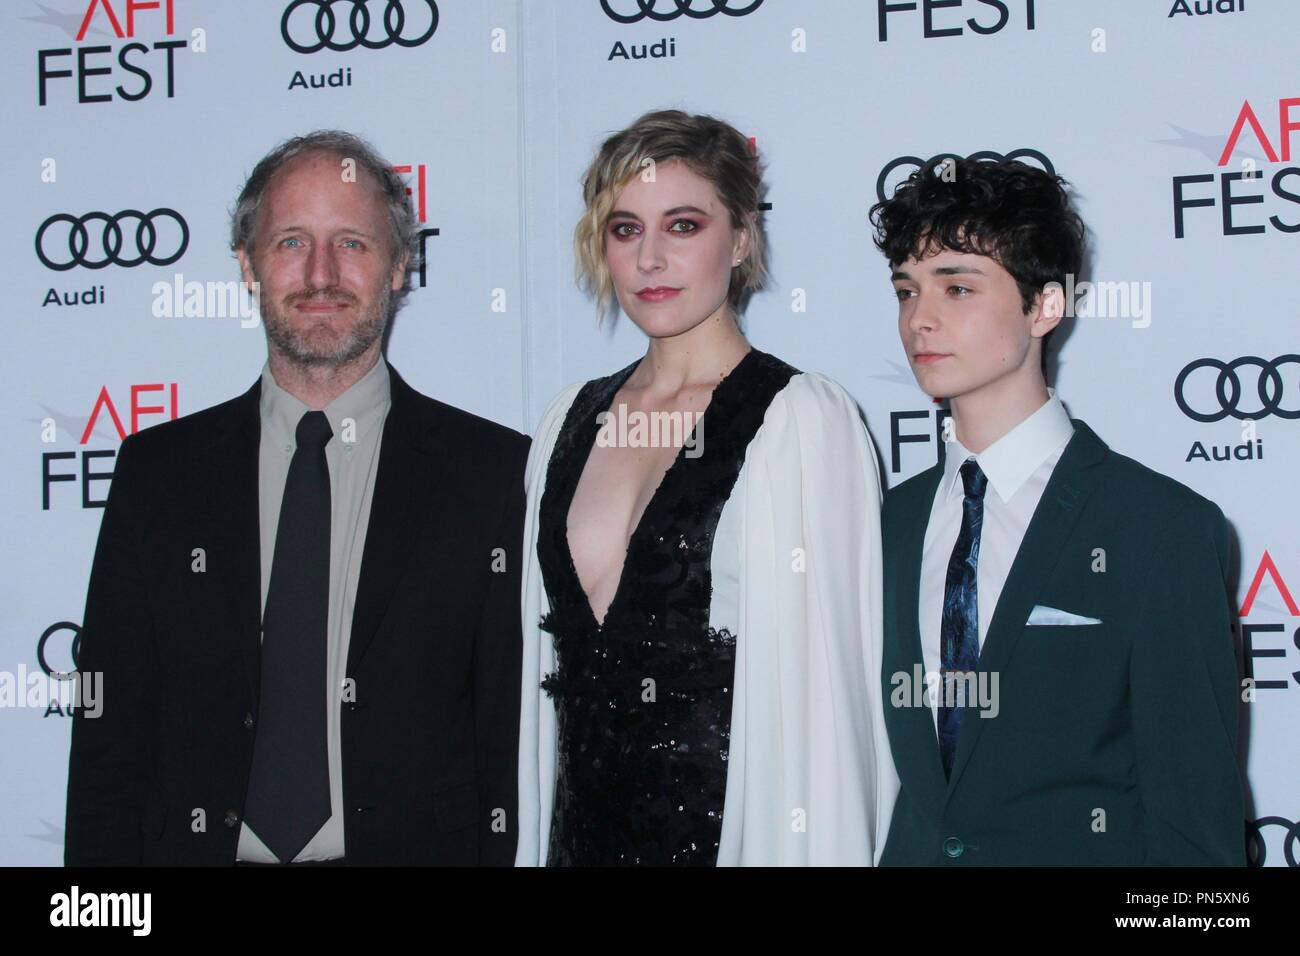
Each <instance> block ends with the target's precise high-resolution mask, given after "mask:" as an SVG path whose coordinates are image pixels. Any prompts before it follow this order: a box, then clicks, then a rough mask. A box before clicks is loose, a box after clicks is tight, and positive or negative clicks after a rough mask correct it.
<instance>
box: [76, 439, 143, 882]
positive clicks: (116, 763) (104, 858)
mask: <svg viewBox="0 0 1300 956" xmlns="http://www.w3.org/2000/svg"><path fill="white" fill-rule="evenodd" d="M136 451H137V447H136V444H135V439H134V438H132V437H128V438H127V439H126V441H124V442H123V443H122V446H121V448H120V450H119V451H118V455H117V462H116V466H115V468H114V473H113V483H112V486H111V488H110V490H109V496H108V502H107V504H106V506H105V509H104V517H103V520H102V521H101V523H100V527H99V543H98V545H97V546H96V548H95V558H94V563H93V565H92V568H91V572H90V587H89V591H88V593H87V597H86V613H85V616H84V618H83V621H82V630H81V643H80V650H79V656H78V662H77V663H78V678H77V679H78V680H79V681H82V682H85V681H86V680H87V675H94V679H95V680H96V681H97V690H98V692H99V697H100V700H99V702H98V706H97V708H95V709H94V710H90V711H87V710H86V709H85V708H78V709H77V710H76V712H75V714H74V716H73V719H72V750H71V757H70V760H69V767H68V798H67V824H66V842H65V844H64V862H65V864H67V865H68V866H87V865H118V866H121V865H132V864H139V863H140V859H141V853H142V848H143V844H142V830H141V828H142V826H143V825H144V823H145V822H146V821H145V818H144V814H145V795H146V793H147V792H148V790H147V788H148V785H149V775H150V772H151V767H152V764H153V747H154V744H155V741H154V732H155V727H156V724H155V716H154V714H153V712H152V710H151V705H150V697H149V695H150V693H151V691H152V690H153V689H155V688H156V687H157V686H158V662H157V651H156V646H155V640H154V633H153V620H152V615H151V613H150V610H149V599H148V594H147V589H146V585H145V576H144V567H145V566H146V562H147V560H148V555H145V554H143V553H142V551H141V547H140V541H141V534H140V520H141V517H142V512H141V510H140V509H141V507H142V503H143V500H144V491H145V489H144V488H142V487H141V485H140V475H138V474H137V470H136V467H135V452H136ZM95 710H98V716H92V715H93V714H94V713H95Z"/></svg>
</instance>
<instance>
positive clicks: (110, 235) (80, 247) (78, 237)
mask: <svg viewBox="0 0 1300 956" xmlns="http://www.w3.org/2000/svg"><path fill="white" fill-rule="evenodd" d="M164 219H170V220H172V222H174V223H175V224H176V225H177V226H178V227H180V228H179V233H178V235H177V236H171V235H170V233H173V232H175V230H173V229H168V230H167V232H168V233H169V236H168V240H167V242H166V243H165V245H164V248H165V249H167V250H172V251H168V252H167V253H166V254H165V255H161V256H160V255H156V254H155V253H157V252H158V247H159V244H160V243H159V238H158V232H159V230H158V226H159V225H161V221H162V220H164ZM132 221H133V222H135V224H136V225H135V238H134V240H133V241H132V243H131V245H132V247H133V248H132V249H131V250H130V251H126V252H125V255H124V254H123V253H124V247H125V245H126V239H125V238H124V233H123V230H122V225H123V223H126V222H132ZM62 223H67V224H68V232H67V235H66V236H64V237H60V236H59V234H58V232H57V231H52V230H54V227H55V226H58V225H60V224H62ZM92 223H103V228H102V230H97V232H99V241H98V248H97V249H92V248H91V241H90V230H89V229H88V228H87V227H88V226H90V225H91V224H92ZM129 232H130V230H127V233H129ZM189 244H190V227H189V226H188V225H187V224H186V222H185V219H184V217H182V216H181V214H180V213H178V212H177V211H176V210H175V209H166V208H158V209H153V210H150V211H149V212H141V211H140V210H138V209H124V210H122V211H121V212H119V213H118V214H117V215H115V216H110V215H109V214H108V213H106V212H88V213H86V214H85V215H84V216H80V217H78V216H69V215H68V214H67V213H65V212H61V213H57V214H55V215H53V216H51V217H50V218H49V219H46V220H45V221H44V222H43V223H41V227H40V228H39V229H37V230H36V257H37V258H38V259H40V260H41V262H42V263H44V264H45V266H46V267H47V268H50V269H53V270H54V271H55V272H66V271H67V270H69V269H72V268H74V267H75V266H85V267H86V268H87V269H103V268H105V267H107V266H111V265H119V266H124V267H125V268H128V269H129V268H132V267H133V266H138V265H142V264H144V263H146V262H147V263H149V264H150V265H155V266H169V265H171V264H172V263H173V262H175V261H176V260H177V259H179V258H180V257H181V256H183V255H185V250H186V249H187V248H188V247H189Z"/></svg>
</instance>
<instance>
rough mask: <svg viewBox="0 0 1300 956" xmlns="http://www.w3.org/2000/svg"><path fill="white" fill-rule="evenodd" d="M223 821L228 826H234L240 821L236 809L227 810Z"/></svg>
mask: <svg viewBox="0 0 1300 956" xmlns="http://www.w3.org/2000/svg"><path fill="white" fill-rule="evenodd" d="M221 822H222V823H224V824H225V825H226V826H228V827H233V826H234V825H235V824H236V823H238V822H239V814H238V813H236V812H235V811H234V810H227V811H226V818H225V819H224V820H222V821H221Z"/></svg>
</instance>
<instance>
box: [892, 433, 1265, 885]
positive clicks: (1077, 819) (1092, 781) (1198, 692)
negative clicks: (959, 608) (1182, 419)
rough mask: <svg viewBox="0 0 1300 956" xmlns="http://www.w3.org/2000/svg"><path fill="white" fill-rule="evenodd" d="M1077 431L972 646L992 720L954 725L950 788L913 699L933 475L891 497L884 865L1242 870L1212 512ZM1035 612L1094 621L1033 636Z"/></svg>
mask: <svg viewBox="0 0 1300 956" xmlns="http://www.w3.org/2000/svg"><path fill="white" fill-rule="evenodd" d="M1074 427H1075V433H1074V436H1073V437H1072V438H1071V439H1070V442H1069V444H1068V445H1067V446H1066V448H1065V451H1064V452H1063V454H1062V455H1061V458H1060V460H1059V462H1058V463H1057V466H1056V468H1055V470H1054V471H1053V472H1052V476H1051V478H1050V480H1049V481H1048V484H1047V487H1046V489H1045V490H1044V492H1043V497H1042V500H1041V501H1040V502H1039V505H1038V508H1037V510H1036V511H1035V512H1034V516H1033V519H1032V521H1031V522H1030V524H1029V528H1028V530H1027V531H1026V533H1025V537H1024V541H1023V542H1022V543H1021V546H1020V550H1019V552H1018V553H1017V554H1016V557H1015V561H1014V563H1013V565H1012V568H1011V572H1010V574H1009V576H1008V578H1007V581H1006V585H1005V586H1004V588H1003V591H1002V594H1001V597H1000V599H999V601H998V604H997V608H996V610H995V612H994V615H993V618H992V622H991V623H990V626H989V630H988V634H987V635H986V638H985V641H984V645H983V647H982V648H981V651H980V656H979V664H978V670H977V680H978V681H982V682H983V683H982V684H977V685H976V686H977V687H979V686H982V687H983V688H984V689H985V690H986V691H989V692H994V693H990V694H988V695H987V696H986V697H985V698H982V700H983V701H984V703H985V704H986V705H987V706H985V708H984V712H985V713H986V714H988V715H989V716H984V717H981V716H976V714H977V713H978V711H975V712H972V711H967V712H966V714H965V715H964V716H963V721H962V728H961V735H960V737H959V738H958V745H957V752H956V755H955V757H954V762H953V768H952V775H951V778H950V779H948V780H945V779H944V774H943V766H942V764H941V763H940V758H939V748H938V743H937V741H936V736H935V725H934V718H933V716H932V712H931V708H930V707H929V706H928V704H929V700H928V697H926V696H925V695H923V694H920V693H918V692H917V691H916V687H915V682H916V680H917V679H918V678H920V677H921V674H922V672H923V669H924V665H923V663H922V656H921V638H920V631H919V628H918V622H917V601H918V595H919V587H920V574H921V552H922V544H923V542H924V539H925V531H926V525H927V524H928V523H929V518H930V508H931V504H932V502H933V500H934V495H935V490H936V488H937V487H938V484H939V479H940V476H941V475H942V472H943V462H942V460H940V462H939V464H938V465H936V466H935V467H933V468H930V469H929V470H927V471H925V472H922V473H921V474H919V475H917V476H915V477H914V478H911V479H910V480H908V481H905V482H903V483H902V484H900V485H899V486H898V487H896V488H894V489H893V490H891V491H890V492H889V494H888V495H887V496H886V498H885V505H884V514H883V534H884V551H885V574H884V579H885V595H884V605H885V607H884V622H885V635H884V637H885V649H884V667H883V672H882V682H883V685H884V699H885V724H886V727H887V728H888V731H889V741H890V746H891V749H892V751H893V756H894V763H895V765H896V767H897V769H898V775H899V779H900V781H901V790H900V793H899V797H898V802H897V805H896V807H895V809H894V816H893V820H892V822H891V824H890V828H889V836H888V840H887V842H886V845H885V848H884V853H883V858H882V860H881V863H882V865H886V866H889V865H904V866H909V865H910V866H918V865H941V866H968V865H977V866H979V865H983V866H989V865H1048V866H1050V865H1069V866H1081V865H1083V866H1086V865H1109V866H1141V865H1157V864H1178V865H1193V866H1196V865H1200V866H1204V865H1234V866H1240V865H1244V863H1245V822H1244V813H1243V808H1242V791H1241V780H1240V775H1239V773H1238V770H1237V760H1236V744H1237V713H1238V701H1239V696H1238V678H1237V661H1236V653H1235V651H1234V648H1233V642H1232V633H1231V607H1230V604H1229V598H1228V594H1227V588H1226V581H1225V569H1226V567H1227V560H1228V533H1227V523H1226V521H1225V520H1224V517H1223V512H1222V511H1220V510H1219V508H1218V507H1217V506H1216V505H1215V504H1214V503H1213V502H1211V501H1208V500H1207V499H1205V498H1202V497H1201V496H1200V495H1198V494H1196V493H1195V492H1193V491H1192V490H1191V489H1189V488H1187V487H1185V486H1184V485H1180V484H1179V483H1178V482H1176V481H1174V480H1172V479H1170V478H1167V477H1165V476H1163V475H1161V474H1158V473H1157V472H1154V471H1151V470H1150V469H1148V468H1146V467H1144V466H1142V465H1140V464H1138V463H1137V462H1135V461H1133V460H1132V459H1131V458H1126V457H1124V456H1123V455H1119V454H1116V453H1115V452H1112V451H1111V450H1110V449H1109V448H1108V447H1107V446H1106V444H1105V443H1104V442H1103V441H1102V440H1101V439H1100V438H1098V437H1097V436H1096V434H1094V433H1093V431H1092V430H1091V429H1090V428H1089V427H1088V426H1087V425H1085V424H1084V423H1083V422H1080V421H1075V422H1074ZM1035 605H1044V606H1046V607H1048V608H1054V609H1059V610H1063V611H1067V612H1071V613H1073V614H1075V615H1080V616H1083V617H1087V618H1096V619H1099V620H1100V622H1101V623H1098V624H1073V625H1071V624H1047V625H1027V623H1026V622H1027V621H1028V619H1029V617H1030V613H1031V611H1032V609H1033V608H1034V607H1035ZM918 699H919V702H920V704H921V705H920V706H917V704H918Z"/></svg>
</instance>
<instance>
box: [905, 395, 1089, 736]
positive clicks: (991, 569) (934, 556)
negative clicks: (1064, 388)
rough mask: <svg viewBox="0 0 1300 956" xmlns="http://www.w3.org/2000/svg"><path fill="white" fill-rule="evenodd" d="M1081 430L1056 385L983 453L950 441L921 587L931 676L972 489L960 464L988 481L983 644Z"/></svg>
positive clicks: (979, 594)
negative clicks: (975, 467)
mask: <svg viewBox="0 0 1300 956" xmlns="http://www.w3.org/2000/svg"><path fill="white" fill-rule="evenodd" d="M1073 434H1074V425H1073V423H1072V422H1071V421H1070V416H1069V415H1068V414H1066V411H1065V409H1064V408H1063V407H1062V405H1061V401H1060V399H1058V398H1057V397H1056V392H1055V391H1054V390H1053V389H1048V399H1047V401H1046V402H1044V403H1043V405H1042V406H1041V407H1040V408H1039V409H1038V410H1037V411H1036V412H1034V413H1033V414H1032V415H1030V416H1029V417H1028V418H1026V419H1025V420H1024V421H1022V422H1021V423H1020V424H1019V425H1017V426H1016V427H1015V428H1013V429H1011V431H1009V432H1007V433H1006V434H1005V435H1003V436H1002V437H1001V438H999V439H998V440H997V441H995V442H994V443H993V444H991V445H989V447H988V448H986V449H984V451H982V452H980V453H979V454H978V455H977V454H975V453H974V452H972V451H969V450H967V449H966V447H965V446H963V445H962V443H961V442H960V441H958V440H957V439H956V438H955V437H954V438H953V439H952V440H951V441H949V442H948V447H947V451H946V453H945V455H946V457H945V459H944V466H943V477H942V478H941V479H940V481H939V487H938V489H937V490H936V491H935V495H934V503H933V504H932V505H931V508H930V523H929V524H928V525H927V526H926V529H925V544H924V546H923V551H922V554H921V587H920V595H919V598H918V601H919V604H918V608H917V611H918V614H919V618H918V620H919V622H920V630H921V653H922V656H923V658H924V664H925V671H926V675H927V687H931V686H935V685H934V684H933V683H932V682H931V681H932V679H931V678H929V675H931V674H938V673H939V671H940V665H941V661H942V652H941V651H940V648H939V638H940V633H941V631H942V627H943V595H944V589H945V588H946V586H947V581H948V562H949V560H950V559H951V558H952V549H953V547H954V546H955V545H956V544H957V535H958V534H959V533H960V532H961V519H962V501H963V499H964V498H965V496H966V489H965V486H964V484H963V482H962V479H961V466H962V464H963V463H964V462H965V461H966V460H967V459H968V458H974V459H975V461H976V462H978V463H979V466H980V469H981V470H983V472H984V475H985V476H986V477H987V478H988V485H987V487H986V488H985V490H984V524H983V528H982V529H981V531H980V551H979V565H978V569H977V571H976V576H975V588H976V602H977V608H978V612H979V647H980V650H981V651H982V650H983V649H984V637H985V635H987V634H988V632H989V622H990V621H992V620H993V612H994V611H995V610H996V609H997V606H998V598H1000V597H1001V596H1002V588H1003V586H1004V585H1005V584H1006V583H1007V575H1009V574H1010V573H1011V565H1012V564H1013V563H1014V562H1015V560H1016V553H1017V552H1018V551H1019V550H1020V543H1021V542H1022V541H1023V540H1024V538H1025V531H1026V530H1027V529H1028V528H1029V522H1030V519H1032V518H1033V516H1034V511H1035V509H1036V508H1037V507H1038V502H1039V499H1041V498H1042V497H1043V490H1044V489H1045V488H1046V487H1047V481H1048V479H1049V478H1051V477H1052V471H1053V469H1055V468H1056V463H1057V462H1058V461H1060V460H1061V453H1062V452H1064V451H1065V446H1066V445H1067V444H1069V442H1070V437H1071V436H1072V435H1073ZM926 703H927V704H928V705H929V706H930V716H931V717H932V718H933V719H934V721H935V724H936V728H937V724H938V719H939V717H938V710H937V708H936V707H934V701H932V700H931V699H930V697H929V696H927V697H926Z"/></svg>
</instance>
